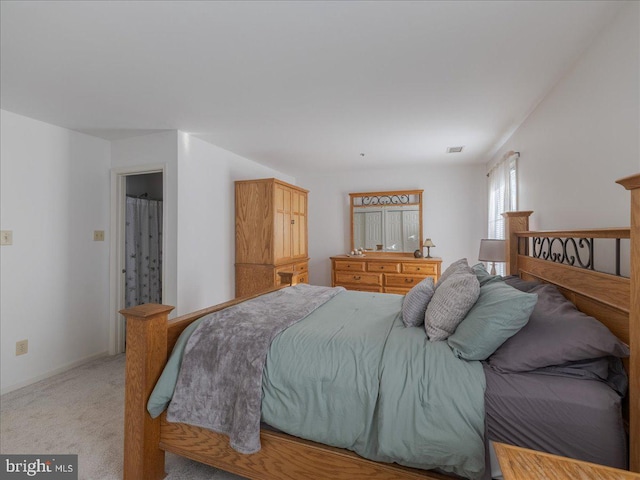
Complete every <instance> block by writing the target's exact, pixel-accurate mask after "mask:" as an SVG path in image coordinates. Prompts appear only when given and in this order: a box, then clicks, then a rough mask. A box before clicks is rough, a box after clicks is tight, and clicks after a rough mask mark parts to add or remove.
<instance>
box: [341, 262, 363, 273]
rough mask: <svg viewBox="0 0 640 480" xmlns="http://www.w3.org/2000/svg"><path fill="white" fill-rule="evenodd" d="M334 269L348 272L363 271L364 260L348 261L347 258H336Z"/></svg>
mask: <svg viewBox="0 0 640 480" xmlns="http://www.w3.org/2000/svg"><path fill="white" fill-rule="evenodd" d="M335 269H336V270H343V271H348V272H364V270H365V263H364V262H350V261H349V260H336V261H335Z"/></svg>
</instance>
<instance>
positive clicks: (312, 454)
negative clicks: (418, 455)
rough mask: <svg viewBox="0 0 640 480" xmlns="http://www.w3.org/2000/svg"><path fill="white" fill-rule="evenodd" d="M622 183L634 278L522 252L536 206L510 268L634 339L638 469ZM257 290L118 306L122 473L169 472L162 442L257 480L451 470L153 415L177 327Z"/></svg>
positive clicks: (635, 258) (524, 221)
mask: <svg viewBox="0 0 640 480" xmlns="http://www.w3.org/2000/svg"><path fill="white" fill-rule="evenodd" d="M619 183H620V184H622V185H623V186H624V187H625V188H627V189H628V190H631V191H632V204H631V205H632V207H631V228H630V229H617V230H620V231H619V232H616V235H620V238H629V241H630V244H631V249H630V250H631V270H630V279H626V278H622V277H618V276H615V275H609V274H602V273H598V272H593V271H588V270H584V269H578V268H576V267H573V266H567V265H560V264H550V262H546V261H544V263H543V260H540V259H531V258H530V256H528V255H525V253H526V252H521V251H518V245H520V244H523V243H524V242H525V240H526V239H528V238H531V237H532V236H533V234H536V235H540V234H541V233H543V232H529V231H528V218H529V215H530V214H531V213H532V212H516V213H511V214H507V215H506V217H507V250H508V268H509V270H510V272H511V273H514V274H515V273H517V274H520V275H521V276H523V277H525V278H538V279H541V280H543V281H546V282H550V283H554V284H556V285H558V286H559V287H560V288H561V289H562V291H563V293H565V295H566V296H567V297H568V298H569V299H570V300H572V301H573V302H574V303H575V304H576V305H578V307H579V308H580V309H581V310H583V311H585V312H586V313H588V314H589V315H592V316H594V317H596V318H598V319H600V320H601V321H602V322H603V323H605V324H606V325H608V326H609V328H610V329H611V330H612V331H613V332H614V333H615V334H616V335H618V336H619V337H620V338H621V339H622V340H623V341H625V342H627V343H629V345H630V348H631V357H630V359H629V362H627V366H628V371H629V380H630V383H629V424H630V429H629V430H630V469H631V470H632V471H636V472H637V471H640V438H639V437H640V175H635V176H633V177H628V178H625V179H622V180H620V181H619ZM592 232H593V231H592ZM562 233H563V234H564V235H569V236H572V235H573V236H578V237H581V236H582V234H583V233H584V231H581V232H580V234H579V235H578V234H577V233H576V232H562ZM544 235H547V236H554V234H553V233H549V232H544V233H543V235H542V236H544ZM596 235H599V234H596ZM603 235H604V234H603ZM625 235H626V236H625ZM616 238H618V237H616ZM525 250H526V248H525ZM274 290H276V289H274ZM265 293H267V292H265ZM255 296H258V295H254V296H253V297H255ZM253 297H246V298H240V299H236V300H233V301H230V302H227V303H224V304H221V305H216V306H214V307H211V308H207V309H203V310H200V311H197V312H194V313H190V314H188V315H184V316H182V317H179V318H176V319H174V320H168V315H169V313H170V312H171V311H172V310H173V307H170V306H166V305H142V306H138V307H134V308H130V309H126V310H122V311H121V313H122V314H123V315H124V316H125V317H126V319H127V344H126V345H127V353H126V355H127V366H126V393H125V445H124V451H125V455H124V478H125V479H126V480H140V479H144V480H157V479H161V478H164V476H165V472H164V452H165V451H170V452H174V453H177V454H179V455H183V456H185V457H188V458H191V459H194V460H197V461H200V462H203V463H206V464H209V465H212V466H214V467H219V468H221V469H224V470H227V471H230V472H234V473H237V474H239V475H243V476H245V477H248V478H252V479H278V480H280V479H291V480H299V479H305V478H307V479H314V480H316V479H327V480H328V479H332V480H335V479H337V480H354V479H355V480H358V479H362V480H364V479H365V478H366V479H378V480H382V479H384V480H391V479H397V480H401V479H407V480H408V479H413V480H417V479H431V480H444V479H447V478H449V477H447V476H445V475H441V474H437V473H433V472H427V471H422V470H414V469H409V468H404V467H400V466H397V465H391V464H383V463H377V462H372V461H369V460H366V459H364V458H362V457H359V456H358V455H355V454H353V453H351V452H348V451H346V450H341V449H337V448H332V447H327V446H325V445H320V444H317V443H313V442H308V441H304V440H301V439H298V438H295V437H292V436H289V435H285V434H282V433H277V432H273V431H267V430H265V431H263V432H262V433H261V442H262V450H261V451H260V452H258V453H256V454H253V455H242V454H239V453H238V452H236V451H234V450H233V449H231V448H230V447H229V443H228V439H227V437H226V436H224V435H220V434H216V433H213V432H211V431H208V430H205V429H202V428H198V427H193V426H189V425H184V424H179V423H168V422H166V420H165V419H164V415H162V416H160V417H159V418H157V419H152V418H151V417H150V416H149V414H148V413H147V410H146V403H147V400H148V398H149V396H150V394H151V392H152V390H153V387H154V385H155V383H156V381H157V380H158V378H159V376H160V373H161V371H162V369H163V367H164V365H165V363H166V361H167V358H168V355H169V353H170V351H171V350H172V348H173V346H174V344H175V342H176V340H177V338H178V336H179V335H180V333H181V332H182V331H183V330H184V329H185V328H186V327H187V326H188V325H189V324H190V323H192V322H193V321H195V320H196V319H198V318H200V317H202V316H204V315H207V314H209V313H211V312H214V311H217V310H220V309H223V308H227V307H229V306H232V305H235V304H237V303H239V302H242V301H245V300H247V299H248V298H253Z"/></svg>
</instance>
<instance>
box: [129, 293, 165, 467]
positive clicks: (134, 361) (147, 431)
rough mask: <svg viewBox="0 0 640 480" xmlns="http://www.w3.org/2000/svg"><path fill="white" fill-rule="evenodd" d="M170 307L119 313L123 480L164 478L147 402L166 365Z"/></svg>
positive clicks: (157, 433) (161, 453) (157, 430)
mask: <svg viewBox="0 0 640 480" xmlns="http://www.w3.org/2000/svg"><path fill="white" fill-rule="evenodd" d="M171 310H173V307H170V306H167V305H156V304H146V305H139V306H137V307H133V308H128V309H125V310H121V311H120V313H121V314H122V315H124V316H125V318H126V319H127V344H126V345H127V347H126V348H127V353H126V355H127V365H126V371H125V397H124V423H125V425H124V453H125V454H124V468H123V478H124V480H141V479H145V480H159V479H161V478H164V477H165V472H164V451H163V450H160V448H159V447H158V445H159V442H160V418H159V417H158V418H156V419H153V418H151V416H150V415H149V413H148V412H147V399H148V398H149V396H150V395H151V392H152V391H153V387H154V386H155V384H156V382H157V381H158V378H159V377H160V374H161V373H162V369H163V368H164V365H165V363H166V361H167V321H168V317H169V312H171Z"/></svg>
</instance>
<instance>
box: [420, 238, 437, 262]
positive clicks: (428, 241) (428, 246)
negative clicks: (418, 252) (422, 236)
mask: <svg viewBox="0 0 640 480" xmlns="http://www.w3.org/2000/svg"><path fill="white" fill-rule="evenodd" d="M422 246H423V247H427V255H426V257H425V258H431V249H432V248H435V247H436V246H435V245H434V244H433V242H432V241H431V239H430V238H427V239H426V240H425V241H424V243H423V244H422Z"/></svg>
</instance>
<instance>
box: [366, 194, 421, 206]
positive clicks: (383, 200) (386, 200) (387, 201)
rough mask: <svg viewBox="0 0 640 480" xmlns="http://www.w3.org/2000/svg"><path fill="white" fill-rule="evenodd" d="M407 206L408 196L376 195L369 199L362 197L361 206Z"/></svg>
mask: <svg viewBox="0 0 640 480" xmlns="http://www.w3.org/2000/svg"><path fill="white" fill-rule="evenodd" d="M407 204H409V195H377V196H371V197H362V205H363V206H369V205H407Z"/></svg>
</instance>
